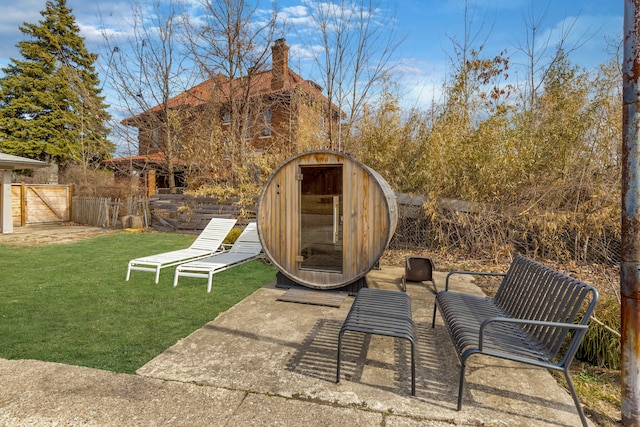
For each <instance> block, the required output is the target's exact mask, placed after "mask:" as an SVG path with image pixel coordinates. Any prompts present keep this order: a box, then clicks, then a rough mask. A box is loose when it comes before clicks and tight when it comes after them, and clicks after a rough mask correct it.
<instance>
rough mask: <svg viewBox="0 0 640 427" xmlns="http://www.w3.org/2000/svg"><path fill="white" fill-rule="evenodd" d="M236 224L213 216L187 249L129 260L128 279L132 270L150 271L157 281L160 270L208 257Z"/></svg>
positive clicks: (218, 247) (232, 220)
mask: <svg viewBox="0 0 640 427" xmlns="http://www.w3.org/2000/svg"><path fill="white" fill-rule="evenodd" d="M235 224H236V220H235V219H227V218H212V219H211V221H209V224H207V226H206V227H205V229H204V230H202V233H200V235H199V236H198V237H197V238H196V240H195V241H194V242H193V243H192V244H191V246H189V247H188V248H186V249H178V250H175V251H171V252H164V253H161V254H156V255H150V256H146V257H142V258H136V259H133V260H131V261H129V268H128V269H127V281H128V280H129V277H131V270H138V271H150V272H152V273H155V274H156V283H158V280H159V279H160V270H161V269H163V268H166V267H173V266H174V265H178V264H182V263H185V262H188V261H193V260H196V259H200V258H205V257H208V256H209V255H211V254H213V253H215V252H217V251H219V250H220V248H221V247H222V242H223V240H224V238H225V237H227V234H229V232H230V231H231V229H232V228H233V226H234V225H235Z"/></svg>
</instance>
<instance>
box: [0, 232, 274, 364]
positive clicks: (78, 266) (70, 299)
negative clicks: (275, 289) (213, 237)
mask: <svg viewBox="0 0 640 427" xmlns="http://www.w3.org/2000/svg"><path fill="white" fill-rule="evenodd" d="M193 240H194V236H189V235H180V234H171V233H156V232H145V233H127V232H115V233H113V234H108V235H104V236H99V237H95V238H93V239H90V240H84V241H79V242H76V243H67V244H50V245H37V246H32V247H14V246H6V245H0V336H1V337H2V341H1V344H0V357H2V358H6V359H37V360H43V361H51V362H59V363H65V364H72V365H79V366H88V367H93V368H99V369H106V370H110V371H115V372H126V373H134V372H135V371H136V369H138V368H139V367H141V366H142V365H144V364H145V363H146V362H148V361H149V360H151V359H152V358H153V357H155V356H156V355H158V354H159V353H161V352H162V351H164V350H165V349H167V348H168V347H170V346H171V345H173V344H174V343H176V341H178V340H179V339H181V338H184V337H186V336H187V335H189V334H190V333H191V332H193V331H195V330H196V329H198V328H200V327H202V326H203V325H204V324H205V323H207V322H209V321H211V320H213V319H214V318H215V317H216V316H217V315H218V314H219V313H221V312H224V311H225V310H227V309H229V308H230V307H232V306H233V305H234V304H236V303H237V302H239V301H241V300H242V299H243V298H245V297H246V296H248V295H250V294H251V293H252V292H254V291H255V290H256V289H258V288H260V287H261V286H263V285H265V284H266V283H269V282H270V281H272V280H273V279H274V277H275V272H276V270H275V269H274V268H273V267H270V266H268V265H265V264H264V263H263V262H262V261H253V262H250V263H247V264H244V265H240V266H238V267H235V268H232V269H229V270H226V271H223V272H221V273H218V274H217V275H216V276H214V284H213V289H212V291H211V293H209V294H208V293H207V291H206V281H205V280H203V279H194V278H181V279H180V284H179V286H178V287H176V288H174V287H173V286H172V283H173V268H169V269H164V270H163V271H162V273H161V274H160V282H159V283H158V284H157V285H156V284H155V283H154V275H153V274H152V273H146V272H138V271H133V272H132V273H131V279H130V280H129V281H128V282H126V281H125V276H126V271H127V263H128V262H129V260H130V259H132V258H136V257H140V256H144V255H152V254H154V253H159V252H165V251H168V250H173V249H180V248H184V247H187V246H188V245H189V244H190V243H191V242H192V241H193Z"/></svg>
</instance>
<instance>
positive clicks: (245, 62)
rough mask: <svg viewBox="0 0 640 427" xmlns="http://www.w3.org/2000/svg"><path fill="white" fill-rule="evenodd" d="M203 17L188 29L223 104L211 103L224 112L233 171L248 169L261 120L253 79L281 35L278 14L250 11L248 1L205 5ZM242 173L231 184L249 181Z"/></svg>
mask: <svg viewBox="0 0 640 427" xmlns="http://www.w3.org/2000/svg"><path fill="white" fill-rule="evenodd" d="M200 6H201V7H202V9H203V13H202V15H201V16H200V19H199V20H198V22H191V23H190V24H189V25H188V29H189V31H188V34H189V42H190V46H191V49H192V53H193V57H194V58H195V61H196V63H197V64H198V66H199V68H200V70H201V72H202V73H203V74H204V75H205V76H207V77H209V78H210V79H211V81H212V82H215V84H219V85H222V86H223V87H222V88H220V89H221V90H218V91H217V92H216V93H218V94H221V96H222V99H215V100H212V101H213V102H216V103H217V104H218V105H221V106H223V108H224V111H222V112H221V113H222V115H223V116H224V122H225V124H226V128H227V129H226V130H225V137H226V138H228V144H227V148H228V151H229V152H228V155H229V162H228V163H229V164H230V165H235V166H237V165H243V164H245V162H246V159H247V158H248V157H249V156H251V152H252V147H251V144H249V143H248V141H250V135H249V134H248V133H250V132H251V128H252V126H251V125H252V121H254V120H257V118H258V117H259V116H260V115H261V108H260V106H257V105H253V104H254V102H253V101H254V100H255V99H254V98H252V96H251V95H252V87H253V85H254V77H255V76H256V75H257V74H258V73H260V72H261V71H264V70H265V68H266V64H267V61H268V59H269V58H270V53H271V50H270V49H271V44H272V42H273V40H275V38H276V36H275V34H276V32H277V21H276V12H277V11H276V9H275V8H274V9H273V10H272V11H271V12H270V14H269V15H267V16H262V15H260V16H258V15H259V13H261V12H262V10H261V9H259V5H258V3H256V4H255V5H253V6H250V5H249V4H248V3H247V2H245V1H244V0H200ZM245 176H246V174H244V173H243V172H242V171H240V170H239V169H238V168H234V169H233V170H232V171H231V183H238V182H239V180H241V179H242V178H243V177H245Z"/></svg>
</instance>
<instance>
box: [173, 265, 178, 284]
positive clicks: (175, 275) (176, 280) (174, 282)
mask: <svg viewBox="0 0 640 427" xmlns="http://www.w3.org/2000/svg"><path fill="white" fill-rule="evenodd" d="M176 286H178V269H177V268H176V272H175V273H174V274H173V287H174V288H175V287H176Z"/></svg>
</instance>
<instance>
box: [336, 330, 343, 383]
mask: <svg viewBox="0 0 640 427" xmlns="http://www.w3.org/2000/svg"><path fill="white" fill-rule="evenodd" d="M343 334H344V331H343V330H342V329H341V330H340V333H339V334H338V363H337V369H336V383H339V382H340V353H341V352H342V335H343Z"/></svg>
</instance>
